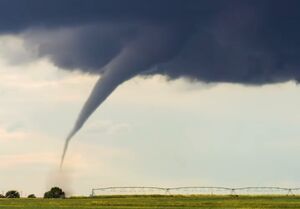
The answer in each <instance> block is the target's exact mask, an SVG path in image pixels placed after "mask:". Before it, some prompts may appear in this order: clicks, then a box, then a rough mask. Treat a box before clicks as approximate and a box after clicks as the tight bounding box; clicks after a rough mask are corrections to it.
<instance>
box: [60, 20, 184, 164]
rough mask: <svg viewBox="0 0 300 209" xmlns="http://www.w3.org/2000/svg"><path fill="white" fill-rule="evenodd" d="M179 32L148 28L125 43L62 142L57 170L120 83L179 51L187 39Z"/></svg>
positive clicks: (157, 27)
mask: <svg viewBox="0 0 300 209" xmlns="http://www.w3.org/2000/svg"><path fill="white" fill-rule="evenodd" d="M180 31H182V28H181V27H180V26H178V25H172V26H165V25H162V26H147V27H145V28H143V30H142V31H141V33H139V35H138V36H137V38H136V39H135V40H134V41H132V42H130V43H128V45H126V46H125V47H124V48H123V49H122V50H121V52H120V53H119V54H118V55H117V56H116V57H115V58H114V59H112V61H111V62H110V63H108V64H107V65H106V66H104V68H103V69H101V70H100V71H101V72H104V73H103V74H102V76H101V77H100V78H99V80H98V81H97V83H96V85H95V86H94V88H93V90H92V92H91V94H90V96H89V98H88V99H87V101H86V102H85V104H84V106H83V108H82V110H81V112H80V114H79V116H78V119H77V121H76V123H75V125H74V127H73V129H72V131H71V132H70V133H69V135H68V137H67V138H66V140H65V146H64V149H63V154H62V157H61V163H60V168H62V166H63V162H64V159H65V156H66V152H67V149H68V146H69V143H70V140H71V139H72V138H73V137H74V136H75V134H76V133H77V132H78V131H79V130H80V129H81V128H82V126H83V125H84V123H85V122H86V121H87V119H88V118H89V117H90V116H91V115H92V113H93V112H94V111H95V110H96V109H97V108H98V107H99V106H100V105H101V104H102V103H103V102H104V101H105V99H106V98H107V97H108V96H109V95H110V94H111V93H112V92H113V91H114V90H115V89H116V88H117V87H118V86H119V85H120V84H122V83H123V82H125V81H127V80H129V79H131V78H132V77H134V76H135V75H138V74H142V73H143V72H145V71H147V70H148V69H150V68H151V67H153V66H155V65H157V64H159V63H162V62H165V61H166V60H169V59H170V58H171V57H173V56H175V55H176V54H177V52H178V51H180V49H181V47H182V46H183V43H184V42H185V40H187V36H186V33H182V32H180ZM171 34H174V35H172V36H173V38H170V36H171ZM152 43H155V45H154V44H152Z"/></svg>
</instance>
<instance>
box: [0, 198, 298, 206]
mask: <svg viewBox="0 0 300 209" xmlns="http://www.w3.org/2000/svg"><path fill="white" fill-rule="evenodd" d="M10 208H15V209H60V208H62V209H175V208H178V209H179V208H180V209H184V208H189V209H190V208H210V209H249V208H257V209H258V208H259V209H263V208H276V209H278V208H293V209H297V208H299V209H300V196H271V195H270V196H217V195H195V196H193V195H192V196H179V195H177V196H153V195H152V196H100V197H94V198H68V199H40V198H37V199H25V198H24V199H23V198H21V199H0V209H10Z"/></svg>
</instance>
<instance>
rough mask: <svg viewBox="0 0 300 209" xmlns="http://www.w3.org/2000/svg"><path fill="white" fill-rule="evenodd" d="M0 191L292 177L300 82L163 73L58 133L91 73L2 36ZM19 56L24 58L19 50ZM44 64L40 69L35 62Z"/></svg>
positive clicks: (283, 181) (129, 85)
mask: <svg viewBox="0 0 300 209" xmlns="http://www.w3.org/2000/svg"><path fill="white" fill-rule="evenodd" d="M0 46H1V47H0V78H1V83H0V95H1V96H0V104H1V109H0V144H1V146H0V156H1V157H0V158H1V161H0V171H1V172H0V179H1V183H0V190H1V191H6V190H8V189H18V190H21V191H23V194H28V193H37V194H39V195H42V193H43V192H44V191H45V190H46V189H47V188H48V187H49V186H52V185H53V184H60V185H62V186H64V187H67V188H68V189H69V190H70V191H71V192H72V193H73V194H89V193H90V189H91V188H92V187H102V186H127V185H138V186H141V185H145V186H186V185H192V186H195V185H201V186H202V185H209V186H266V185H272V186H299V181H300V177H299V175H298V173H299V172H300V167H299V163H298V160H299V159H300V154H299V149H300V141H299V137H298V136H299V135H300V129H299V124H300V116H299V115H300V114H299V106H300V97H299V95H300V88H299V86H297V85H296V84H295V83H293V82H287V83H282V84H276V85H266V86H260V87H246V86H241V85H233V84H218V85H204V84H201V83H189V82H186V81H184V80H182V79H180V80H175V81H171V82H167V81H166V80H165V79H164V78H163V77H161V76H154V77H149V78H147V79H144V78H140V77H139V78H135V79H133V80H131V81H129V82H126V83H124V84H123V85H121V86H120V87H119V88H118V89H117V90H116V91H115V92H114V93H113V94H112V96H111V97H110V98H109V99H108V100H107V101H106V102H105V103H104V104H103V106H102V108H99V109H98V110H97V111H96V113H95V114H94V115H93V116H92V117H91V118H90V120H89V121H88V122H87V124H86V126H85V127H84V128H83V129H82V130H81V132H80V133H79V134H78V135H77V136H76V137H75V138H74V140H73V141H72V143H71V146H70V150H69V153H68V154H67V158H66V167H65V169H64V170H65V172H64V173H63V174H62V175H58V173H57V170H58V164H59V158H60V154H61V151H62V146H63V143H64V138H65V136H66V135H67V133H68V131H69V130H70V128H71V126H72V124H73V121H74V120H75V118H76V116H77V113H78V111H79V110H80V108H81V105H82V103H83V102H84V101H85V99H86V95H88V93H89V92H90V90H91V88H92V85H93V83H94V82H95V81H96V80H97V77H96V76H89V75H85V74H81V73H70V72H66V71H63V70H60V69H58V68H57V67H55V66H53V64H51V63H50V62H48V61H47V60H46V59H39V60H37V61H34V62H30V63H26V62H25V63H23V64H17V65H12V64H9V63H8V62H7V61H8V60H9V57H10V56H17V55H18V56H20V57H23V58H24V57H25V55H26V53H25V55H24V49H23V47H22V41H21V40H20V39H18V38H16V37H11V36H5V37H1V38H0ZM24 59H25V58H24ZM41 69H42V70H41Z"/></svg>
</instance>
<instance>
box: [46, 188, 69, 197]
mask: <svg viewBox="0 0 300 209" xmlns="http://www.w3.org/2000/svg"><path fill="white" fill-rule="evenodd" d="M65 197H66V195H65V192H64V191H63V190H62V189H61V188H59V187H52V188H51V189H50V191H48V192H46V193H45V194H44V198H65Z"/></svg>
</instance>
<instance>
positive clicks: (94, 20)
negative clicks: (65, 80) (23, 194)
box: [0, 0, 300, 149]
mask: <svg viewBox="0 0 300 209" xmlns="http://www.w3.org/2000/svg"><path fill="white" fill-rule="evenodd" d="M299 8H300V1H299V0H288V1H284V0H85V1H83V0H1V1H0V33H2V34H18V35H20V36H21V37H22V38H23V39H24V40H25V42H26V44H27V46H28V47H32V48H34V49H36V53H37V56H38V57H48V58H49V59H50V60H51V61H52V62H53V63H54V64H55V65H58V66H60V67H62V68H64V69H71V70H73V69H78V70H81V71H83V72H89V73H94V74H101V78H100V79H99V81H98V82H97V84H96V86H95V87H94V89H93V91H92V93H91V96H90V97H89V99H88V100H87V102H86V103H85V105H84V108H83V110H82V111H81V113H80V115H79V118H78V120H77V122H76V124H75V126H74V129H73V130H72V132H71V133H70V135H69V137H68V139H67V142H66V147H67V144H68V141H69V140H70V139H71V138H72V136H73V135H74V134H75V133H76V132H77V131H78V130H79V129H80V128H81V127H82V126H83V124H84V122H85V121H86V120H87V119H88V117H89V116H90V115H91V114H92V113H93V111H94V110H95V109H96V108H97V107H98V106H99V105H100V104H101V103H102V102H103V101H104V100H105V99H106V98H107V97H108V96H109V95H110V93H111V92H112V91H113V90H114V89H115V88H117V87H118V86H119V85H120V84H121V83H123V82H125V81H126V80H128V79H130V78H132V77H134V76H137V75H152V74H163V75H166V76H168V77H169V78H171V79H175V78H179V77H186V78H190V79H192V80H200V81H204V82H235V83H242V84H254V85H261V84H265V83H276V82H283V81H288V80H294V81H297V82H299V81H300V69H299V67H300V40H299V37H300V28H299V23H300V12H299ZM65 149H66V148H65Z"/></svg>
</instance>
